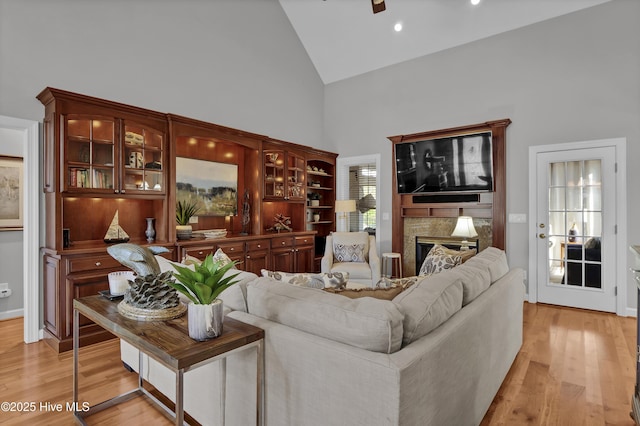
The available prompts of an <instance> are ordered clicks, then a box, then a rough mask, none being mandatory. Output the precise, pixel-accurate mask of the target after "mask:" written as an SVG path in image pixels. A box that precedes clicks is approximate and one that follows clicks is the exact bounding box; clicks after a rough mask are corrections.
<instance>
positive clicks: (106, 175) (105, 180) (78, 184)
mask: <svg viewBox="0 0 640 426" xmlns="http://www.w3.org/2000/svg"><path fill="white" fill-rule="evenodd" d="M89 176H90V175H89V170H87V169H84V168H80V167H71V168H70V169H69V187H70V188H112V183H111V176H112V175H111V172H110V171H104V170H99V169H94V170H93V182H91V181H90V179H89Z"/></svg>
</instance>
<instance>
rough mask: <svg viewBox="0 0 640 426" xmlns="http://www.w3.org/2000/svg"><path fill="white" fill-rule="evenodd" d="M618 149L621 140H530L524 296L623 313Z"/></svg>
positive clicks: (623, 190) (621, 191)
mask: <svg viewBox="0 0 640 426" xmlns="http://www.w3.org/2000/svg"><path fill="white" fill-rule="evenodd" d="M624 150H625V145H624V141H623V140H604V141H594V142H580V143H572V144H562V145H551V146H545V147H531V149H530V158H529V165H530V194H531V206H530V218H531V221H530V222H531V223H530V225H531V228H530V229H531V234H530V244H529V249H530V253H531V256H530V259H531V260H530V268H529V270H530V272H531V281H530V284H529V293H530V301H531V299H532V298H533V299H534V301H540V302H542V303H549V304H555V305H563V306H571V307H576V308H583V309H592V310H598V311H605V312H616V313H619V314H621V315H622V314H624V312H623V310H624V306H626V285H624V282H625V277H626V274H625V273H624V263H622V269H621V268H620V266H621V265H620V262H617V260H616V259H618V258H626V256H625V255H626V250H625V249H624V247H625V245H626V241H623V240H626V239H625V238H624V237H623V236H622V235H621V234H624V232H623V229H624V228H625V227H626V220H621V218H623V217H624V211H626V206H625V205H624V204H625V202H624V199H625V197H624V195H623V194H625V193H626V188H624V179H622V183H621V182H620V180H621V179H620V173H621V171H620V168H621V167H620V161H623V158H624V157H621V156H620V154H621V153H624ZM621 158H622V160H621ZM620 186H622V188H621V187H620ZM625 219H626V218H625Z"/></svg>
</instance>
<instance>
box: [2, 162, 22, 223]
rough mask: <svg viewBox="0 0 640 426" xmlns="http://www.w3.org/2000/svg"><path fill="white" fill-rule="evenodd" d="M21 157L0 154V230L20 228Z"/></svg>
mask: <svg viewBox="0 0 640 426" xmlns="http://www.w3.org/2000/svg"><path fill="white" fill-rule="evenodd" d="M22 170H23V168H22V158H19V157H5V156H0V231H13V230H19V229H22V221H23V212H22V205H23V204H24V199H23V195H22V191H23V183H22V181H23V174H22Z"/></svg>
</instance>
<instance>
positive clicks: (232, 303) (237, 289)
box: [155, 255, 258, 312]
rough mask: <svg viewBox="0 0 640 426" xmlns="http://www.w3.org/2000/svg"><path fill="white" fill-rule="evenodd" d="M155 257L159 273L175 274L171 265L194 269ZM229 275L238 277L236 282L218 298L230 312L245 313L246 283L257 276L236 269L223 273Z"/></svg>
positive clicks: (184, 299)
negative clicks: (168, 272)
mask: <svg viewBox="0 0 640 426" xmlns="http://www.w3.org/2000/svg"><path fill="white" fill-rule="evenodd" d="M155 257H156V260H157V261H158V265H160V271H161V272H166V271H171V272H176V270H175V268H174V267H173V266H172V265H179V266H187V267H188V268H194V265H193V263H192V264H190V265H184V264H181V263H178V262H173V261H171V260H168V259H165V258H164V257H162V256H157V255H156V256H155ZM238 273H239V274H238ZM230 274H238V276H237V277H236V278H235V279H236V280H238V282H237V283H235V284H234V285H232V286H231V287H229V288H227V289H225V290H224V291H223V292H222V293H220V296H219V298H220V299H222V302H223V303H224V306H225V308H228V309H229V310H232V311H242V312H247V283H248V282H250V281H253V280H255V279H256V278H258V276H257V275H256V274H254V273H252V272H245V271H238V270H237V269H230V270H228V271H227V272H226V273H225V276H227V275H230ZM178 296H180V300H182V301H183V302H185V303H187V302H188V299H187V298H186V296H184V295H183V294H182V293H180V292H178Z"/></svg>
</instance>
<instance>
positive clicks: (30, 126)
mask: <svg viewBox="0 0 640 426" xmlns="http://www.w3.org/2000/svg"><path fill="white" fill-rule="evenodd" d="M0 129H7V130H11V131H14V132H16V133H17V134H18V135H19V137H18V138H19V144H20V145H21V147H20V148H21V149H20V151H21V152H16V153H15V155H16V156H21V157H23V185H24V190H23V195H24V200H23V211H24V219H23V231H22V242H23V250H22V256H23V268H22V280H23V283H22V284H23V286H24V290H23V296H24V297H23V315H24V341H25V342H26V343H31V342H36V341H38V340H40V339H41V338H42V331H41V330H40V273H39V272H40V231H39V211H40V209H39V197H40V193H41V186H40V180H39V176H40V173H39V170H40V162H39V154H38V148H39V139H38V137H39V136H38V134H39V133H38V130H39V124H38V122H37V121H31V120H23V119H20V118H12V117H6V116H0ZM5 148H6V146H5Z"/></svg>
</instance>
